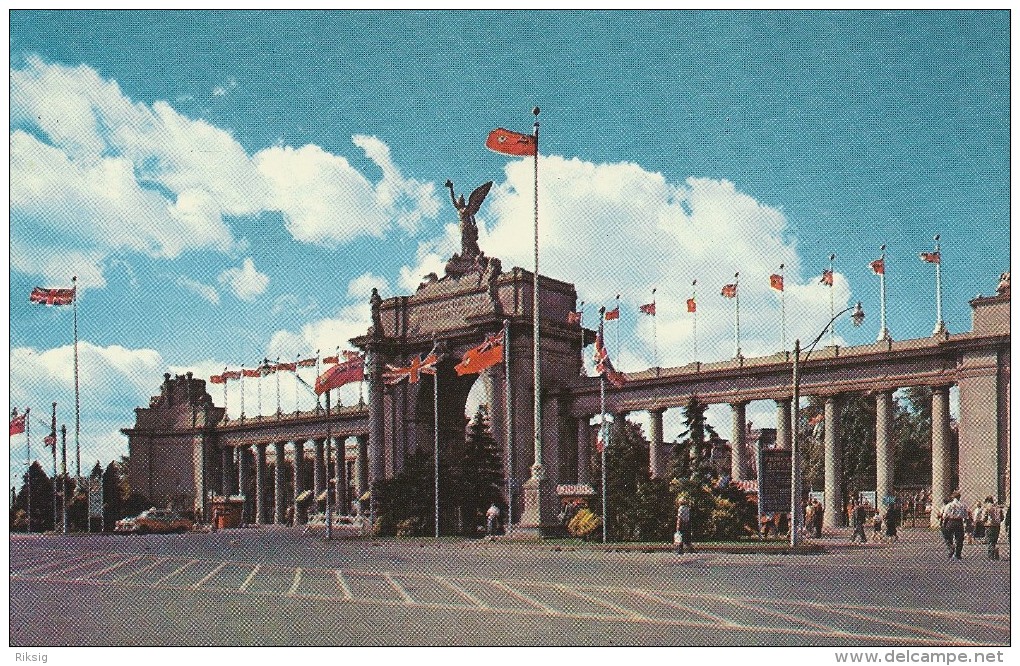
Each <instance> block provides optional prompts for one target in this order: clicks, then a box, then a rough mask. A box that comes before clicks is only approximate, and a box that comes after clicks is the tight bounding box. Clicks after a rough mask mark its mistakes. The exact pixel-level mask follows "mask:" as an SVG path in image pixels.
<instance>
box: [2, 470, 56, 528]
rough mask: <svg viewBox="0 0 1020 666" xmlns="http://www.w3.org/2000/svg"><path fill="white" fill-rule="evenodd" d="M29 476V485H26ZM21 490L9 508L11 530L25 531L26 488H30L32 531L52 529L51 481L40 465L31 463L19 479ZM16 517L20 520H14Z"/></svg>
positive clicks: (26, 525) (26, 524)
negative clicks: (20, 479) (10, 509)
mask: <svg viewBox="0 0 1020 666" xmlns="http://www.w3.org/2000/svg"><path fill="white" fill-rule="evenodd" d="M30 476H31V481H32V482H31V484H29V483H28V481H29V477H30ZM21 478H22V481H21V488H20V490H18V492H17V494H16V496H15V498H14V505H13V506H12V507H11V508H12V511H11V529H12V530H15V531H19V532H23V531H25V530H26V529H27V527H28V523H27V520H26V516H25V513H26V510H27V507H28V487H29V485H31V487H32V531H33V532H45V531H49V530H52V529H53V481H52V480H51V479H50V477H49V476H47V474H46V472H45V471H44V470H43V468H42V465H40V464H39V462H38V461H33V462H32V464H31V465H30V466H29V468H28V471H27V472H25V474H24V475H23V476H22V477H21ZM19 512H20V514H19ZM16 516H20V519H18V520H17V521H16V520H15V517H16Z"/></svg>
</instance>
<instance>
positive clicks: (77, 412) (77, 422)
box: [64, 275, 81, 532]
mask: <svg viewBox="0 0 1020 666" xmlns="http://www.w3.org/2000/svg"><path fill="white" fill-rule="evenodd" d="M71 285H72V286H71V291H72V297H71V311H72V318H73V321H74V458H75V461H76V463H77V467H76V469H77V470H78V474H77V477H76V478H81V445H80V444H79V441H78V436H79V433H80V431H81V407H80V400H79V392H78V276H77V275H73V276H71ZM64 531H65V532H66V531H67V530H66V529H65V530H64Z"/></svg>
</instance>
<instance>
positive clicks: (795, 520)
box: [790, 301, 864, 546]
mask: <svg viewBox="0 0 1020 666" xmlns="http://www.w3.org/2000/svg"><path fill="white" fill-rule="evenodd" d="M851 310H853V314H852V315H850V319H851V320H853V324H854V328H857V327H859V326H860V325H861V323H862V322H863V321H864V308H862V307H861V302H860V301H857V304H856V305H854V306H852V307H849V308H847V309H845V310H843V311H841V312H838V313H836V314H835V315H833V317H832V319H830V320H829V323H828V324H826V325H825V327H824V328H822V332H821V333H819V334H818V337H817V338H815V339H814V341H813V342H812V343H811V344H810V345H808V346H807V352H806V353H805V354H804V361H805V362H807V360H808V358H810V356H811V352H812V351H814V349H815V345H817V344H818V341H819V340H821V339H822V336H823V335H825V332H826V331H827V330H829V327H830V326H832V324H833V322H835V321H836V320H837V319H839V318H840V317H841V316H843V315H845V314H846V313H847V312H850V311H851ZM800 363H801V358H800V339H799V338H798V339H797V340H795V341H794V343H793V399H792V400H791V401H790V409H791V410H792V412H793V413H792V414H791V422H792V424H793V427H792V428H791V430H792V431H793V432H792V433H791V434H790V476H791V482H790V546H797V545H799V544H800V528H801V525H802V524H803V518H802V517H801V515H800V494H801V492H800V452H799V451H798V448H797V445H798V442H797V440H798V439H799V432H800V419H799V418H798V417H799V416H800Z"/></svg>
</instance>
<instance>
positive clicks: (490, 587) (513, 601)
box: [448, 577, 551, 613]
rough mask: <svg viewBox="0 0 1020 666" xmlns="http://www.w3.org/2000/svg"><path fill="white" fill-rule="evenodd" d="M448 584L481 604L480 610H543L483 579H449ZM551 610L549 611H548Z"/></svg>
mask: <svg viewBox="0 0 1020 666" xmlns="http://www.w3.org/2000/svg"><path fill="white" fill-rule="evenodd" d="M448 582H449V583H451V584H453V585H456V586H457V587H458V588H459V589H461V590H463V591H464V592H465V593H467V594H468V595H470V597H471V598H472V599H477V600H479V601H480V602H481V604H480V606H481V607H482V608H491V609H505V610H507V611H510V612H530V613H534V612H535V611H536V610H538V611H542V610H544V609H543V608H542V607H541V605H540V604H537V603H536V602H535V601H533V600H528V599H525V598H524V597H523V596H521V595H520V594H518V593H517V592H516V591H514V592H509V591H507V589H506V588H505V587H501V586H499V585H497V584H496V582H495V581H492V580H488V579H484V578H461V577H458V578H450V579H448ZM550 610H551V609H550Z"/></svg>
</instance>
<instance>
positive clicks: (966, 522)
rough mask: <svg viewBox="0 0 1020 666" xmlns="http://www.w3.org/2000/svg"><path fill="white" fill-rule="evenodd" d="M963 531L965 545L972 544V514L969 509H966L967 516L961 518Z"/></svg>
mask: <svg viewBox="0 0 1020 666" xmlns="http://www.w3.org/2000/svg"><path fill="white" fill-rule="evenodd" d="M963 533H964V535H965V539H966V543H967V545H968V546H972V545H974V515H973V514H972V513H971V512H970V511H969V510H968V511H967V517H966V518H964V519H963Z"/></svg>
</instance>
